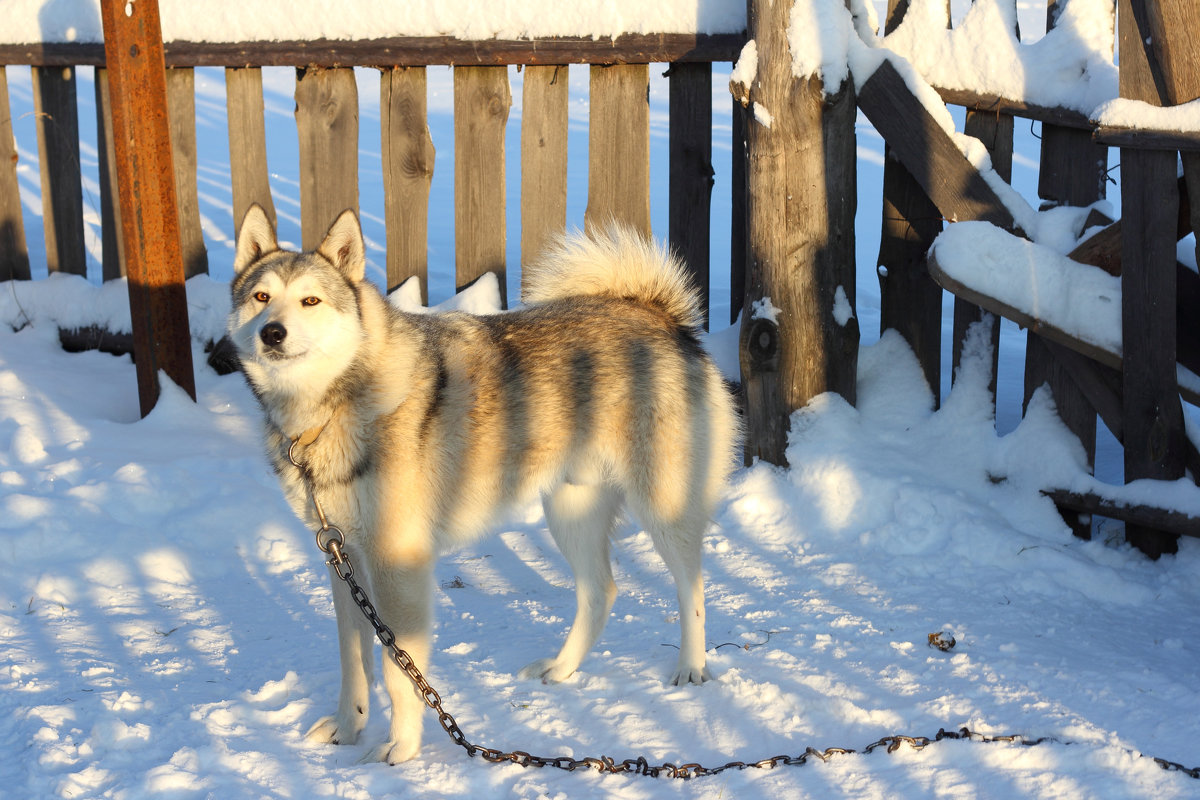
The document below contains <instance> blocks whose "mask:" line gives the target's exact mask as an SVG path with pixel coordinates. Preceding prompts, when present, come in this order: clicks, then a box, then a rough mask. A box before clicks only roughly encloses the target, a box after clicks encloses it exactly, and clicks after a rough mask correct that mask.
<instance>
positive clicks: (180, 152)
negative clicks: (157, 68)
mask: <svg viewBox="0 0 1200 800" xmlns="http://www.w3.org/2000/svg"><path fill="white" fill-rule="evenodd" d="M167 119H168V120H169V121H170V124H171V160H172V162H173V163H174V165H175V202H176V208H177V209H178V211H179V236H180V242H179V246H180V249H181V251H182V253H183V271H184V274H185V275H186V276H187V277H189V278H190V277H192V276H193V275H201V274H204V273H207V272H208V249H207V248H205V246H204V231H203V229H202V228H201V226H200V196H199V188H198V186H197V182H196V167H197V157H196V73H195V70H194V69H192V68H191V67H175V68H173V69H169V70H167Z"/></svg>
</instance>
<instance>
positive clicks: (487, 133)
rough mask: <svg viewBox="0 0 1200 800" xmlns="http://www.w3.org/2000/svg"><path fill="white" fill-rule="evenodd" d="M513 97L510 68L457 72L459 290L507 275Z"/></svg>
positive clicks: (503, 295)
mask: <svg viewBox="0 0 1200 800" xmlns="http://www.w3.org/2000/svg"><path fill="white" fill-rule="evenodd" d="M511 105H512V93H511V90H510V88H509V85H508V68H507V67H455V68H454V274H455V279H454V282H455V286H456V287H457V289H458V290H460V291H461V290H462V289H463V288H465V287H467V286H469V285H470V284H472V283H474V282H475V281H476V280H478V279H479V277H480V276H482V275H484V274H485V273H488V272H494V273H496V277H497V278H499V280H500V301H501V304H502V305H505V306H506V305H507V304H508V290H507V286H506V275H507V273H506V270H505V243H506V241H507V234H506V231H505V219H506V215H505V205H506V204H505V185H504V172H505V170H504V129H505V126H506V125H507V123H508V109H509V107H510V106H511Z"/></svg>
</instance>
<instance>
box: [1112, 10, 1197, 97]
mask: <svg viewBox="0 0 1200 800" xmlns="http://www.w3.org/2000/svg"><path fill="white" fill-rule="evenodd" d="M1139 6H1142V7H1141V8H1139ZM1134 20H1135V22H1136V23H1137V27H1138V35H1139V37H1140V39H1141V41H1143V42H1145V43H1146V47H1147V48H1148V49H1149V55H1150V58H1149V63H1150V73H1151V77H1152V78H1153V81H1154V85H1155V89H1156V90H1157V94H1158V97H1159V98H1160V101H1161V105H1172V106H1175V105H1179V104H1181V103H1187V102H1189V101H1191V100H1195V99H1196V98H1197V97H1200V42H1197V41H1196V36H1195V34H1196V31H1197V30H1200V5H1197V4H1196V3H1195V2H1194V0H1141V2H1139V3H1135V4H1134ZM1123 96H1124V95H1123ZM1139 99H1145V98H1139Z"/></svg>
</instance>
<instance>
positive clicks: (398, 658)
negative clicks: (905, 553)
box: [288, 443, 1200, 779]
mask: <svg viewBox="0 0 1200 800" xmlns="http://www.w3.org/2000/svg"><path fill="white" fill-rule="evenodd" d="M296 445H297V443H293V444H292V446H291V448H289V450H288V458H289V459H290V460H291V462H292V463H293V464H295V465H296V466H297V467H298V468H299V469H300V472H301V474H302V475H303V476H304V480H305V483H306V485H307V486H308V490H309V491H308V493H309V497H311V498H312V501H313V505H314V506H315V507H316V511H317V518H318V519H319V520H320V522H321V527H320V528H319V529H318V530H317V532H316V538H317V547H319V548H320V549H321V551H322V552H324V553H325V554H326V555H328V556H329V560H328V561H326V563H327V564H328V565H329V566H330V567H332V568H333V571H334V573H335V574H336V575H337V576H338V577H339V578H340V579H342V580H343V581H345V583H346V585H347V586H348V587H349V588H350V596H351V597H352V598H353V599H354V602H355V604H356V605H357V606H358V607H359V609H360V610H361V611H362V613H363V616H365V617H366V618H367V621H368V622H370V623H371V627H372V628H374V629H375V636H376V637H377V638H378V639H379V642H380V644H382V645H383V647H384V649H385V650H386V651H387V652H388V654H389V656H390V657H391V659H392V661H394V662H395V663H396V666H398V667H400V669H402V670H403V671H404V673H405V674H406V675H407V676H408V678H409V680H411V681H412V682H413V685H414V686H415V687H416V688H417V691H418V692H419V693H420V695H421V699H422V700H423V701H424V703H425V705H427V706H429V708H430V709H432V710H433V711H434V712H435V713H436V714H437V716H438V723H439V724H440V725H441V726H442V730H444V731H445V732H446V735H448V736H449V737H450V740H451V741H452V742H454V743H455V744H456V745H458V746H459V747H461V748H463V750H465V751H466V752H467V755H468V756H470V757H472V758H474V757H475V756H480V757H481V758H483V760H484V761H488V762H491V763H493V764H502V763H508V762H511V763H513V764H519V765H520V766H522V767H554V768H555V769H561V770H566V771H567V772H574V771H575V770H577V769H580V768H583V769H593V768H594V769H596V770H598V771H599V772H605V773H613V774H617V773H632V774H635V775H646V776H649V777H651V778H657V777H660V776H661V777H667V778H683V779H688V778H696V777H700V776H704V775H716V774H718V773H720V772H725V771H726V770H730V769H738V770H742V769H773V768H775V767H778V766H803V765H805V764H807V763H809V760H810V759H817V760H820V761H821V762H826V761H829V759H831V758H833V757H834V756H839V755H850V754H853V753H858V752H860V751H858V750H855V749H853V748H849V747H827V748H825V749H824V750H817V749H816V748H814V747H808V748H805V750H804V752H803V753H800V754H798V755H794V756H792V755H778V756H771V757H770V758H764V759H762V760H761V761H729V762H727V763H725V764H722V765H721V766H719V767H705V766H702V765H700V764H697V763H695V762H692V763H687V764H674V763H671V762H669V761H668V762H665V763H663V764H659V765H652V764H650V762H649V761H647V760H646V759H645V757H643V756H638V757H637V758H627V759H624V760H622V761H619V762H618V761H617V760H616V759H613V758H610V757H609V756H600V757H598V758H596V757H587V758H572V757H570V756H557V757H547V756H536V755H532V754H531V753H527V752H525V751H524V750H511V751H504V750H498V749H495V748H492V747H481V746H479V745H476V744H472V743H471V742H470V741H469V740H468V739H467V737H466V734H464V733H463V731H462V728H460V727H459V725H458V721H457V720H455V719H454V716H453V715H452V714H451V713H450V712H449V711H446V709H445V708H443V707H442V697H441V695H440V694H438V692H437V690H436V689H434V688H433V687H432V686H431V685H430V684H429V681H427V680H426V679H425V675H424V674H422V672H421V670H420V669H418V668H417V665H416V662H414V661H413V659H412V656H410V655H409V654H408V652H407V651H405V650H404V649H402V648H401V647H399V646H398V645H397V644H396V634H395V633H394V632H393V631H392V629H391V628H389V627H388V626H387V625H386V624H385V623H384V622H383V620H382V619H380V617H379V612H378V611H376V610H375V605H374V603H372V602H371V599H370V598H369V597H368V596H367V593H366V592H365V591H364V590H363V588H362V586H360V585H359V583H358V581H356V580H355V579H354V565H353V564H352V563H351V562H350V557H349V556H348V555H346V552H345V550H344V549H343V546H344V545H345V544H346V536H345V534H343V533H342V531H341V529H340V528H338V527H337V526H336V525H332V524H330V522H329V520H328V519H326V517H325V512H324V510H323V509H322V508H321V503H320V501H318V500H317V496H316V494H315V493H314V492H313V491H312V482H311V480H310V478H309V475H308V472H307V470H305V469H304V467H303V466H302V465H301V464H300V463H299V462H298V461H297V460H296V458H295V455H294V453H293V451H294V450H295V449H296ZM944 739H958V740H965V741H972V742H982V743H990V742H1008V743H1015V744H1022V745H1026V746H1029V747H1032V746H1034V745H1039V744H1042V743H1044V742H1054V743H1058V744H1072V742H1069V741H1068V742H1063V741H1062V740H1060V739H1056V738H1055V737H1053V736H1041V737H1038V738H1037V739H1028V738H1026V737H1024V736H1022V735H1020V734H1009V735H1005V736H987V735H984V734H981V733H976V732H975V731H972V730H970V729H969V728H967V727H962V728H959V729H958V730H957V731H948V730H946V729H945V728H939V729H938V732H937V733H936V734H935V735H934V736H904V735H899V734H898V735H893V736H884V737H883V738H881V739H878V740H877V741H874V742H871V743H870V744H869V745H867V746H866V747H864V748H863V749H862V751H861V752H863V753H871V752H874V751H875V750H878V749H880V748H883V749H884V750H885V751H886V752H888V753H894V752H896V751H897V750H899V749H900V747H901V746H902V745H908V746H909V747H911V748H912V749H914V750H923V749H925V748H926V747H928V746H929V745H931V744H933V743H934V742H940V741H942V740H944ZM1149 758H1152V759H1153V760H1154V763H1156V764H1158V765H1159V766H1160V767H1162V768H1163V769H1165V770H1167V771H1169V772H1182V773H1183V774H1185V775H1187V776H1188V777H1191V778H1197V779H1200V767H1185V766H1183V765H1182V764H1179V763H1176V762H1174V761H1167V760H1166V759H1163V758H1156V757H1154V756H1149Z"/></svg>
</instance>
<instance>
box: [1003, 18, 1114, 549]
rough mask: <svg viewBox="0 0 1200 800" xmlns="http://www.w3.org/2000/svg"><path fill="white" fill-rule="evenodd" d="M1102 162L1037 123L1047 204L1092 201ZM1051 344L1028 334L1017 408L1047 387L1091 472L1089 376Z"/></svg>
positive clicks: (1062, 131) (1102, 152)
mask: <svg viewBox="0 0 1200 800" xmlns="http://www.w3.org/2000/svg"><path fill="white" fill-rule="evenodd" d="M1058 14H1059V8H1058V5H1057V3H1056V2H1054V0H1052V2H1051V3H1050V4H1048V5H1047V14H1046V16H1047V25H1049V26H1051V27H1052V26H1053V25H1055V24H1056V23H1057V19H1058ZM1107 162H1108V149H1107V148H1106V147H1104V146H1102V145H1097V144H1095V143H1093V142H1092V141H1091V140H1090V137H1089V136H1088V133H1087V132H1086V131H1083V130H1079V129H1077V128H1065V127H1060V126H1057V125H1050V124H1045V125H1042V138H1041V163H1040V168H1039V172H1038V195H1039V196H1040V197H1041V198H1042V200H1043V201H1044V202H1045V203H1047V204H1050V205H1070V206H1087V205H1091V204H1092V203H1094V202H1096V201H1098V200H1100V199H1102V198H1103V197H1104V188H1105V186H1104V183H1105V180H1106V177H1107V173H1106V169H1107V166H1108V164H1107ZM1056 347H1057V346H1056V345H1052V344H1050V343H1047V342H1046V341H1044V340H1043V339H1042V338H1041V337H1040V336H1038V334H1036V333H1034V332H1033V331H1030V332H1029V333H1028V336H1027V340H1026V347H1025V375H1024V382H1025V386H1024V399H1023V402H1022V411H1024V410H1025V409H1027V408H1028V407H1029V400H1030V398H1031V397H1032V396H1033V393H1034V391H1036V390H1037V388H1038V387H1039V386H1042V385H1047V386H1048V387H1049V389H1050V392H1051V394H1052V395H1053V397H1054V403H1055V406H1056V408H1057V410H1058V416H1059V419H1061V420H1062V421H1063V424H1064V425H1066V426H1067V428H1068V430H1070V431H1071V432H1072V433H1073V434H1075V436H1076V438H1078V439H1079V442H1080V444H1082V445H1083V449H1084V452H1085V453H1086V456H1087V463H1088V469H1089V471H1090V470H1091V469H1092V467H1093V465H1094V463H1095V460H1096V412H1097V408H1096V407H1095V406H1094V405H1093V402H1092V400H1091V398H1090V397H1089V395H1088V393H1087V391H1085V389H1084V387H1083V386H1081V385H1080V380H1081V379H1085V378H1089V377H1091V375H1090V373H1089V374H1085V375H1080V374H1078V373H1079V372H1080V370H1081V369H1082V368H1080V367H1078V365H1077V364H1076V365H1075V368H1074V370H1072V368H1071V365H1070V364H1067V363H1062V362H1061V361H1060V359H1059V358H1057V357H1056V356H1055V353H1056V352H1057V349H1056ZM1068 358H1070V357H1068ZM1075 358H1076V359H1078V358H1079V357H1078V356H1075ZM1059 510H1060V512H1061V513H1062V515H1063V520H1064V521H1065V522H1066V523H1067V524H1068V525H1069V526H1070V527H1071V529H1072V531H1073V532H1074V533H1075V535H1076V536H1077V537H1079V538H1081V539H1090V538H1091V533H1092V526H1091V520H1090V518H1088V517H1087V516H1084V515H1080V514H1079V513H1078V511H1076V510H1073V509H1064V508H1060V509H1059Z"/></svg>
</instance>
